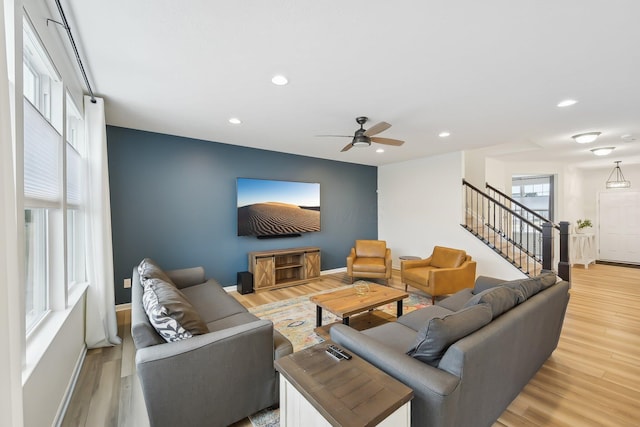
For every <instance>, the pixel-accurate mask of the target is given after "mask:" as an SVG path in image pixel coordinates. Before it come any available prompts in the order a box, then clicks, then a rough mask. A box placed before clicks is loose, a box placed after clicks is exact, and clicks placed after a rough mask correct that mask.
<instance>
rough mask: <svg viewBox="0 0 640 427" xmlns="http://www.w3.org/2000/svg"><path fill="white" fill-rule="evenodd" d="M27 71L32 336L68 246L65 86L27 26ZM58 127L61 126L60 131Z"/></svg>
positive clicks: (27, 285)
mask: <svg viewBox="0 0 640 427" xmlns="http://www.w3.org/2000/svg"><path fill="white" fill-rule="evenodd" d="M23 24H24V25H23V29H24V30H23V31H24V34H23V41H24V54H23V70H24V88H23V90H24V146H23V149H24V208H25V210H24V216H25V229H24V239H25V254H24V255H25V267H24V268H25V280H26V283H25V321H26V330H27V333H29V332H30V331H31V330H32V329H33V328H34V326H35V325H36V324H37V323H38V322H39V321H40V320H41V319H43V318H44V317H45V315H46V314H47V312H48V311H49V310H50V302H51V290H52V286H53V285H54V284H55V283H57V282H59V277H57V276H54V274H53V271H60V269H59V268H58V269H55V270H54V269H53V268H52V265H51V262H52V259H57V258H59V256H60V253H61V248H63V247H64V244H63V243H62V244H61V242H60V239H59V238H55V236H59V235H60V233H61V231H62V230H63V229H64V226H63V224H62V221H61V220H60V218H61V216H60V212H61V208H62V206H63V198H62V194H63V192H62V185H61V183H62V182H63V181H62V180H63V176H62V165H63V164H64V162H63V157H62V156H63V152H62V148H63V146H62V136H61V135H60V130H59V129H60V126H59V125H60V124H61V122H62V115H61V114H60V113H61V111H62V104H61V103H60V102H59V101H60V100H61V96H60V94H61V93H62V83H61V82H60V78H59V77H58V75H57V74H56V73H55V69H54V67H53V65H52V64H51V62H50V61H49V59H48V56H47V55H46V52H45V51H44V49H43V48H42V45H41V44H40V43H39V40H38V38H37V37H36V36H35V32H34V31H33V29H32V27H31V26H30V24H29V22H28V21H27V20H26V19H25V20H24V21H23ZM56 123H58V126H56Z"/></svg>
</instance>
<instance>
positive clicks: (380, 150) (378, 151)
mask: <svg viewBox="0 0 640 427" xmlns="http://www.w3.org/2000/svg"><path fill="white" fill-rule="evenodd" d="M376 153H384V149H382V148H378V149H377V150H376Z"/></svg>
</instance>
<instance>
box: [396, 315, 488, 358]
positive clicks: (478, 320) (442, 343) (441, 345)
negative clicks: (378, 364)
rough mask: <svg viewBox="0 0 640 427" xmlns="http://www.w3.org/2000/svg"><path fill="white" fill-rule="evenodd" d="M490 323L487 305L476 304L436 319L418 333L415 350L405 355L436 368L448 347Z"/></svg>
mask: <svg viewBox="0 0 640 427" xmlns="http://www.w3.org/2000/svg"><path fill="white" fill-rule="evenodd" d="M489 322H491V308H490V307H489V305H488V304H483V303H481V304H476V305H473V306H470V307H467V308H464V309H462V310H460V311H457V312H454V313H451V314H448V315H446V316H444V317H436V318H433V319H431V320H429V322H428V323H427V324H426V325H424V326H423V327H422V328H421V329H420V330H419V331H418V336H417V339H416V343H415V349H410V350H409V351H408V352H407V354H408V355H409V356H412V357H414V358H415V359H418V360H420V361H422V362H424V363H427V364H429V365H431V366H435V367H437V366H438V364H439V363H440V359H442V356H443V355H444V353H445V352H446V351H447V349H448V348H449V346H450V345H451V344H453V343H454V342H456V341H458V340H459V339H461V338H464V337H466V336H467V335H469V334H471V333H472V332H475V331H477V330H478V329H480V328H481V327H483V326H484V325H487V324H488V323H489Z"/></svg>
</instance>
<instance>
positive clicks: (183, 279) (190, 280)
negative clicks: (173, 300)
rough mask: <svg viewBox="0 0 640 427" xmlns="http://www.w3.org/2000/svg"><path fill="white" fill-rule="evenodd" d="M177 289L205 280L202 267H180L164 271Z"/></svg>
mask: <svg viewBox="0 0 640 427" xmlns="http://www.w3.org/2000/svg"><path fill="white" fill-rule="evenodd" d="M165 273H166V274H167V276H169V278H170V279H171V280H172V281H173V283H175V285H176V287H177V288H178V289H182V288H187V287H189V286H193V285H199V284H200V283H204V282H205V281H206V277H205V275H204V268H203V267H191V268H181V269H179V270H168V271H165Z"/></svg>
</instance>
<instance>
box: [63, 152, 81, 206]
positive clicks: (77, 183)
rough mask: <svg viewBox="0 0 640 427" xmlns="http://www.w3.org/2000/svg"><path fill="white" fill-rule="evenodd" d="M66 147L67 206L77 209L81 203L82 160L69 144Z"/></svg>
mask: <svg viewBox="0 0 640 427" xmlns="http://www.w3.org/2000/svg"><path fill="white" fill-rule="evenodd" d="M66 146H67V204H68V205H69V207H74V208H78V207H80V204H81V203H82V169H81V168H82V158H81V157H80V154H79V153H78V152H77V151H76V150H75V149H74V148H73V146H72V145H71V144H69V143H67V144H66Z"/></svg>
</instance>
